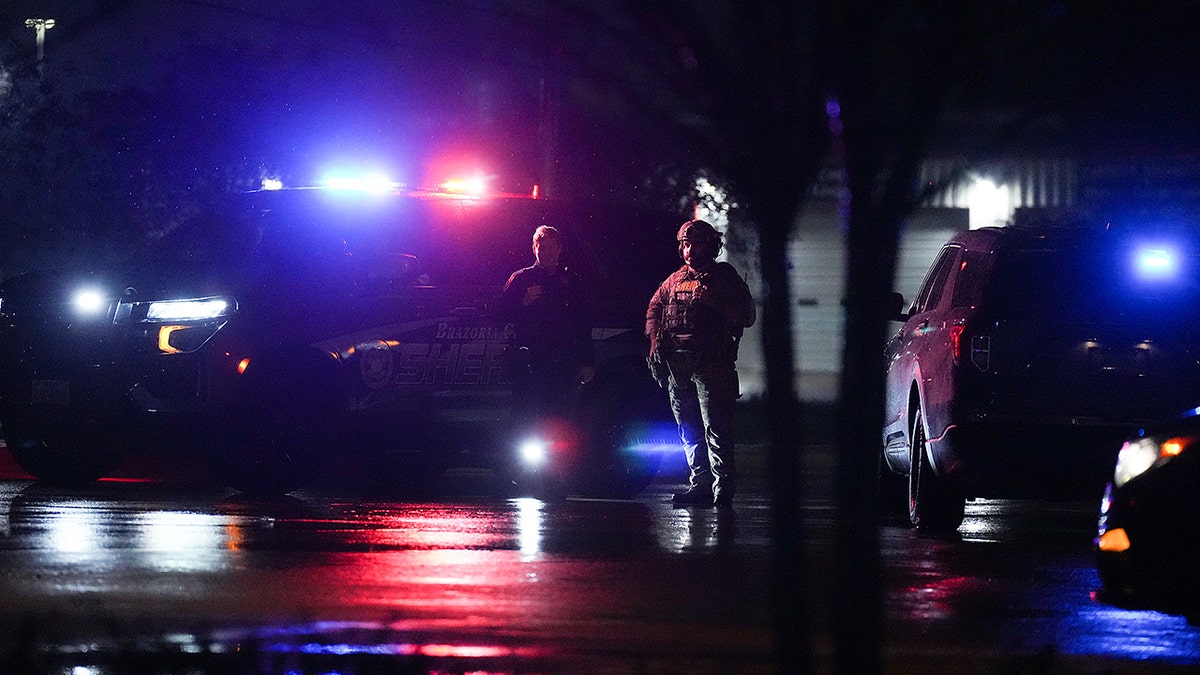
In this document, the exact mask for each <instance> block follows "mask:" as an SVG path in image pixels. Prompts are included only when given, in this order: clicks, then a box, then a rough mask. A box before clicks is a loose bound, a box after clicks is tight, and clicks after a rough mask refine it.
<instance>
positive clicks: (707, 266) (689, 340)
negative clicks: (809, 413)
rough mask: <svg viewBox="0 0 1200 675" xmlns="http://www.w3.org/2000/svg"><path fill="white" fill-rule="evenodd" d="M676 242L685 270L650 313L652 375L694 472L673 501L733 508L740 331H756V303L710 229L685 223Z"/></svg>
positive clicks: (662, 288)
mask: <svg viewBox="0 0 1200 675" xmlns="http://www.w3.org/2000/svg"><path fill="white" fill-rule="evenodd" d="M676 238H677V239H678V240H679V255H680V257H682V258H683V261H684V265H683V267H680V268H679V269H678V270H677V271H676V272H675V273H674V274H672V275H671V276H669V277H667V279H666V281H664V282H662V284H661V285H660V286H659V287H658V290H657V291H656V292H655V293H654V296H653V297H652V298H651V299H650V306H649V308H648V309H647V310H646V335H647V336H648V337H649V338H650V358H649V363H650V367H651V371H652V372H653V373H655V379H656V380H659V384H660V385H663V386H665V387H666V388H667V392H668V394H669V395H670V400H671V412H672V413H674V415H675V422H676V423H677V424H678V426H679V437H680V439H681V440H682V441H683V449H684V454H685V455H686V457H687V463H688V468H689V470H690V471H689V476H688V487H687V489H686V490H685V491H683V492H679V493H676V494H675V495H674V496H673V497H672V499H671V502H672V503H673V504H676V505H681V506H683V505H709V504H712V505H715V506H718V507H728V506H730V505H731V504H732V500H733V493H734V491H735V489H736V487H737V485H736V481H737V471H736V469H735V465H734V456H733V449H734V440H733V428H732V426H733V416H734V409H735V405H736V400H737V397H738V377H737V370H736V369H735V366H734V363H735V361H736V360H737V349H738V340H740V339H741V335H742V331H743V330H744V329H745V328H747V327H749V326H752V325H754V319H755V308H754V299H753V298H752V297H751V296H750V288H749V286H747V285H746V282H745V280H744V279H742V277H741V275H739V274H738V272H737V270H736V269H734V267H733V265H730V264H729V263H726V262H717V259H716V258H717V254H718V253H720V251H721V235H720V233H718V232H717V231H716V229H715V228H714V227H713V226H712V225H710V224H709V223H707V222H705V221H703V220H691V221H688V222H686V223H684V224H683V226H682V227H680V228H679V234H678V236H677V237H676Z"/></svg>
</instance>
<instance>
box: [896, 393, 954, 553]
mask: <svg viewBox="0 0 1200 675" xmlns="http://www.w3.org/2000/svg"><path fill="white" fill-rule="evenodd" d="M965 507H966V499H965V498H964V497H963V495H962V493H961V492H960V491H959V490H958V489H956V488H955V486H954V485H953V484H951V483H950V482H949V481H948V480H946V479H945V478H944V477H939V476H937V475H936V474H934V472H933V467H932V466H931V465H930V463H929V447H928V444H927V443H926V442H925V420H924V417H923V415H922V414H921V409H920V408H918V409H917V414H916V415H914V416H913V425H912V433H910V434H909V471H908V521H909V522H910V523H912V525H913V527H916V528H918V529H923V530H954V529H957V528H958V526H959V525H961V524H962V521H963V510H964V509H965Z"/></svg>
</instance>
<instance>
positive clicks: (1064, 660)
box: [0, 466, 1200, 675]
mask: <svg viewBox="0 0 1200 675" xmlns="http://www.w3.org/2000/svg"><path fill="white" fill-rule="evenodd" d="M815 470H816V471H817V472H818V474H819V472H820V466H818V467H817V468H816V469H815ZM826 477H827V476H826ZM674 478H677V476H671V475H668V476H666V478H665V479H664V480H662V481H660V482H658V483H656V484H655V485H653V486H651V488H650V489H649V490H648V491H647V492H645V493H644V494H642V495H640V496H639V497H638V498H637V499H634V500H612V501H604V500H578V499H570V500H565V501H555V502H543V501H540V500H537V499H532V498H506V497H504V496H503V495H498V494H494V493H492V492H490V491H489V490H477V491H474V492H472V491H471V490H462V489H458V488H455V489H451V490H447V491H446V492H445V493H443V494H440V495H439V496H436V497H434V498H428V497H423V498H420V499H418V500H413V499H407V498H391V497H384V496H378V495H369V496H363V495H353V494H344V493H330V492H321V491H308V492H301V493H298V494H296V495H295V496H292V497H287V498H282V499H275V500H267V501H264V500H254V499H247V498H243V497H241V496H238V495H236V494H232V493H228V492H213V491H210V490H205V489H203V488H188V487H181V486H178V485H171V484H155V483H101V484H98V485H94V486H90V487H88V488H83V489H75V490H65V489H58V488H49V487H43V486H40V485H36V484H31V483H29V482H28V481H7V482H0V597H3V598H4V603H2V607H0V636H2V637H0V657H10V661H11V660H14V659H15V661H13V662H16V663H22V664H25V665H29V664H34V665H48V666H49V665H52V666H54V667H56V668H57V667H58V666H63V667H64V668H65V667H66V666H67V665H79V666H88V667H93V668H92V670H90V671H76V672H81V673H82V672H92V673H96V674H97V675H99V674H100V673H106V672H121V668H120V664H122V663H126V662H127V661H128V660H129V659H131V658H135V657H137V658H145V659H149V658H154V659H158V661H156V662H155V663H157V664H158V665H156V666H155V667H158V668H160V670H158V671H154V670H150V671H147V672H168V671H169V670H171V669H181V668H185V667H186V668H191V669H192V671H193V672H225V671H226V670H228V669H235V670H237V669H240V670H243V671H245V672H280V673H284V672H296V673H304V672H314V673H316V672H333V671H334V669H336V672H343V673H352V672H354V673H366V672H386V671H389V669H393V670H394V668H395V666H396V664H397V663H404V664H406V665H405V666H404V667H405V668H411V669H412V670H411V672H433V671H442V672H466V671H472V672H497V673H499V672H595V671H599V670H603V671H604V672H610V673H626V672H629V673H633V672H700V673H704V672H714V673H715V672H730V673H743V672H745V673H751V672H770V671H771V670H772V668H771V652H770V649H771V627H770V614H769V599H770V597H771V596H770V590H769V589H768V588H767V581H768V579H769V565H770V544H771V536H770V529H769V525H770V522H769V519H770V509H769V503H768V501H767V500H766V498H765V495H764V491H763V485H762V481H761V480H757V481H756V480H753V479H751V480H748V481H747V483H748V484H747V486H746V489H744V490H743V492H742V494H739V502H738V504H737V506H736V508H735V509H734V511H733V512H732V513H720V512H716V511H713V510H711V509H672V508H671V507H670V506H669V504H667V503H666V502H667V499H668V497H669V493H670V491H671V489H672V488H674V487H675V485H676V484H675V483H674V482H672V480H673V479H674ZM810 478H813V485H815V486H816V487H815V488H814V489H813V491H812V492H813V495H814V498H813V499H810V500H808V501H806V502H805V516H806V528H807V532H808V533H809V535H810V546H809V549H810V550H809V554H808V562H809V564H808V566H807V567H808V569H806V570H803V571H802V574H801V575H800V579H801V583H804V584H805V585H806V587H807V588H809V589H810V591H811V593H809V594H808V597H809V598H810V599H811V602H812V606H811V610H812V611H813V612H814V614H815V615H816V619H815V620H814V622H813V625H814V626H815V627H816V628H815V629H814V633H815V636H814V644H815V646H816V650H817V652H818V659H819V660H820V661H821V662H822V663H825V664H826V665H828V658H829V639H830V638H829V635H828V633H827V630H826V628H825V626H826V625H827V622H826V621H825V619H824V618H822V617H827V616H828V614H829V612H830V611H831V607H832V606H833V604H834V599H833V598H832V597H830V596H831V590H830V588H831V582H830V581H829V580H830V579H831V576H832V573H833V565H834V564H835V563H834V562H833V560H832V556H831V555H830V550H831V545H830V539H831V533H832V517H833V510H832V508H831V504H830V503H829V501H828V500H827V499H824V498H821V496H820V495H821V494H822V491H824V490H825V488H824V487H822V486H821V485H820V482H821V480H822V476H821V475H814V476H810ZM464 480H466V481H468V482H469V481H470V480H474V478H473V477H472V476H470V475H467V476H466V477H465V478H464ZM485 483H486V481H483V482H482V483H481V484H485ZM825 493H826V494H827V492H825ZM1093 511H1094V508H1093V506H1092V505H1090V504H1081V503H1070V504H1047V503H1040V502H1031V503H1021V502H994V501H993V502H988V501H981V502H977V503H972V504H969V505H968V512H967V513H968V516H967V519H966V522H964V525H963V527H962V528H961V529H960V531H959V532H958V533H957V534H955V535H953V536H949V537H940V538H934V537H928V536H923V535H920V534H918V533H916V532H913V531H911V530H909V529H907V528H904V527H900V526H895V525H892V524H887V525H885V526H884V527H882V528H881V530H880V533H881V536H880V541H881V545H882V556H883V562H884V570H885V573H884V574H885V578H884V581H885V598H884V599H885V603H886V612H887V618H886V625H885V637H886V645H885V654H886V656H887V659H888V661H887V662H888V664H889V665H888V669H889V670H890V671H900V670H904V669H915V670H918V671H921V672H932V671H933V670H939V669H940V670H944V671H945V672H963V671H962V667H963V666H964V664H970V666H971V667H970V668H969V669H968V670H970V671H971V672H1000V671H1001V670H1004V669H1006V668H1007V669H1009V670H1012V669H1013V668H1018V669H1019V668H1022V667H1027V666H1030V665H1031V664H1032V665H1034V666H1040V665H1046V664H1050V665H1057V666H1058V667H1059V668H1060V669H1063V668H1064V667H1069V666H1079V665H1080V664H1081V663H1082V664H1091V661H1090V659H1097V660H1098V663H1100V664H1102V665H1103V668H1104V669H1105V670H1107V671H1110V672H1132V671H1133V669H1136V668H1138V667H1140V666H1144V667H1146V668H1153V669H1154V670H1156V671H1160V670H1161V669H1163V668H1167V667H1172V666H1177V667H1179V668H1193V667H1196V666H1200V629H1198V628H1197V627H1196V626H1192V625H1190V624H1189V623H1188V622H1187V620H1186V619H1185V618H1184V617H1181V616H1177V615H1174V614H1167V613H1160V612H1156V611H1150V610H1137V611H1133V610H1126V609H1120V608H1117V607H1112V606H1109V605H1106V604H1104V603H1101V602H1098V601H1096V600H1095V599H1094V598H1093V597H1092V592H1093V591H1094V590H1095V589H1096V587H1097V586H1098V583H1099V582H1098V578H1097V577H1096V574H1095V571H1094V568H1093V567H1092V558H1091V549H1090V543H1091V536H1092V530H1093V528H1094V513H1093ZM35 669H36V668H35ZM1093 670H1094V671H1095V672H1100V670H1098V669H1093ZM55 672H59V671H57V670H56V671H55ZM62 672H70V671H69V670H64V671H62ZM1089 672H1091V671H1089ZM1146 672H1149V671H1148V670H1147V671H1146Z"/></svg>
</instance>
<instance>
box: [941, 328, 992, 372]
mask: <svg viewBox="0 0 1200 675" xmlns="http://www.w3.org/2000/svg"><path fill="white" fill-rule="evenodd" d="M966 329H967V327H966V326H962V325H959V326H951V327H950V353H951V355H952V356H953V357H954V363H955V365H957V364H959V363H962V356H963V333H964V332H966ZM991 356H992V338H991V337H990V336H987V335H972V336H971V340H970V352H969V353H968V357H969V358H970V361H971V363H972V364H973V365H974V366H975V367H976V368H978V369H979V370H981V371H983V372H985V373H986V372H987V371H988V369H989V368H990V367H991V365H992V364H991Z"/></svg>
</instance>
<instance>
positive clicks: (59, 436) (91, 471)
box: [3, 419, 119, 486]
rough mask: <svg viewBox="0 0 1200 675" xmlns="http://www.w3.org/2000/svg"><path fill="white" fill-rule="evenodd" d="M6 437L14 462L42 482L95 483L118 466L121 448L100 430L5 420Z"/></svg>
mask: <svg viewBox="0 0 1200 675" xmlns="http://www.w3.org/2000/svg"><path fill="white" fill-rule="evenodd" d="M3 430H4V438H5V443H6V444H7V445H8V451H9V454H10V455H11V456H12V458H13V460H15V461H16V463H17V464H18V465H19V466H20V467H21V468H22V469H24V470H25V471H26V472H27V473H29V474H30V475H31V476H33V477H34V478H36V479H37V480H39V481H42V482H46V483H52V484H59V485H70V486H76V485H84V484H87V483H91V482H93V481H96V480H97V479H99V478H101V477H103V476H104V475H105V474H107V473H108V472H110V471H111V470H112V469H113V468H115V467H116V466H117V464H118V463H119V459H118V457H117V456H116V454H115V453H116V452H117V450H118V449H119V448H118V447H117V446H118V445H119V444H118V443H117V442H116V441H115V440H107V439H111V438H112V434H110V433H107V432H106V431H105V430H103V429H100V430H97V429H87V430H85V429H75V428H71V427H70V426H60V427H58V428H53V429H52V428H40V427H35V426H32V425H26V424H25V423H23V422H22V421H21V420H16V419H8V420H5V421H4V426H3Z"/></svg>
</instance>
